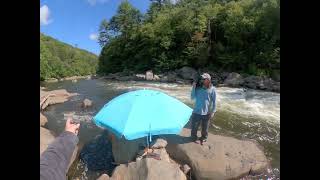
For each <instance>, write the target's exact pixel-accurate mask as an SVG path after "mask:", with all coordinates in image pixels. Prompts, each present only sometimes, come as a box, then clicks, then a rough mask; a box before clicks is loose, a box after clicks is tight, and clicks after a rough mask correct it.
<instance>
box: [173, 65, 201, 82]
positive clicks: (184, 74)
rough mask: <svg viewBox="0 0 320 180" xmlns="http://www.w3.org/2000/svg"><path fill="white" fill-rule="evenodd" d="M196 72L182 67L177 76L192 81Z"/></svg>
mask: <svg viewBox="0 0 320 180" xmlns="http://www.w3.org/2000/svg"><path fill="white" fill-rule="evenodd" d="M196 73H197V71H196V70H195V69H193V68H191V67H187V66H185V67H183V68H181V69H179V70H178V76H180V77H181V78H183V79H187V80H192V79H193V76H194V74H196Z"/></svg>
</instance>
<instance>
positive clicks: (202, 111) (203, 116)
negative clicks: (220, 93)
mask: <svg viewBox="0 0 320 180" xmlns="http://www.w3.org/2000/svg"><path fill="white" fill-rule="evenodd" d="M191 99H192V100H195V106H194V109H193V112H192V116H191V138H192V139H193V140H194V142H195V143H197V144H199V143H200V144H201V145H202V144H203V142H206V141H207V138H208V129H209V122H210V119H211V118H212V117H213V115H214V113H215V112H216V89H215V88H214V87H213V85H212V84H211V76H210V75H209V74H208V73H203V74H202V75H201V80H200V83H198V85H197V82H193V84H192V90H191ZM200 123H201V137H200V138H199V139H198V136H197V131H198V128H199V124H200Z"/></svg>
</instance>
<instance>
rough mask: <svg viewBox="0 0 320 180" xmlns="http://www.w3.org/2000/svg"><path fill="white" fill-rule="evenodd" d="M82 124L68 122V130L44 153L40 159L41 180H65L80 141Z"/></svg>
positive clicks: (69, 120)
mask: <svg viewBox="0 0 320 180" xmlns="http://www.w3.org/2000/svg"><path fill="white" fill-rule="evenodd" d="M79 127H80V124H72V123H71V119H68V120H67V122H66V128H65V131H64V132H63V133H61V134H60V135H59V136H58V137H57V138H56V139H55V140H54V141H53V142H52V143H51V144H50V145H49V146H48V148H47V149H46V150H45V151H44V152H43V153H42V155H41V157H40V179H41V180H47V179H48V180H64V179H66V174H67V170H68V166H69V163H70V159H71V156H72V154H73V151H74V149H75V147H76V145H77V143H78V141H79V139H78V136H77V134H78V130H79Z"/></svg>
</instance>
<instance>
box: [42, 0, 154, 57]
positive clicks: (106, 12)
mask: <svg viewBox="0 0 320 180" xmlns="http://www.w3.org/2000/svg"><path fill="white" fill-rule="evenodd" d="M129 2H130V3H131V4H132V5H133V6H134V7H136V8H137V9H139V10H140V12H142V13H145V12H146V11H147V9H148V7H149V4H150V0H129ZM120 3H121V0H41V1H40V32H42V33H44V34H45V35H49V36H51V37H53V38H55V39H58V40H59V41H62V42H65V43H68V44H70V45H72V46H77V47H78V48H81V49H85V50H87V51H89V52H92V53H94V54H96V55H99V54H100V50H101V47H100V45H99V44H98V42H97V36H98V34H97V33H98V29H99V25H100V22H101V21H102V20H103V19H107V20H109V19H110V18H111V17H112V16H113V15H114V14H115V13H116V11H117V7H118V5H119V4H120Z"/></svg>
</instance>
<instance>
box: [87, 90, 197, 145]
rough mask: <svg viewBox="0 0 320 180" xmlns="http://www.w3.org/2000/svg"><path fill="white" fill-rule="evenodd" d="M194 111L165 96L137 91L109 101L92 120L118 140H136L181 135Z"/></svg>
mask: <svg viewBox="0 0 320 180" xmlns="http://www.w3.org/2000/svg"><path fill="white" fill-rule="evenodd" d="M191 114H192V109H191V108H190V107H188V106H187V105H185V104H184V103H182V102H181V101H179V100H177V99H176V98H173V97H171V96H168V95H167V94H165V93H162V92H159V91H154V90H137V91H131V92H128V93H125V94H122V95H120V96H118V97H116V98H114V99H112V100H111V101H109V102H108V103H107V104H106V105H104V107H103V108H102V109H101V110H100V111H99V112H98V113H97V114H96V116H95V117H94V118H93V119H94V122H95V123H96V125H98V126H100V127H104V128H107V129H108V130H110V131H111V132H113V133H114V134H115V135H116V136H118V137H119V138H120V137H121V136H124V137H125V138H126V139H127V140H133V139H137V138H141V137H145V136H150V137H151V135H159V134H178V133H179V132H180V130H181V129H182V128H183V127H184V125H185V124H186V123H187V122H188V120H189V118H190V116H191Z"/></svg>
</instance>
